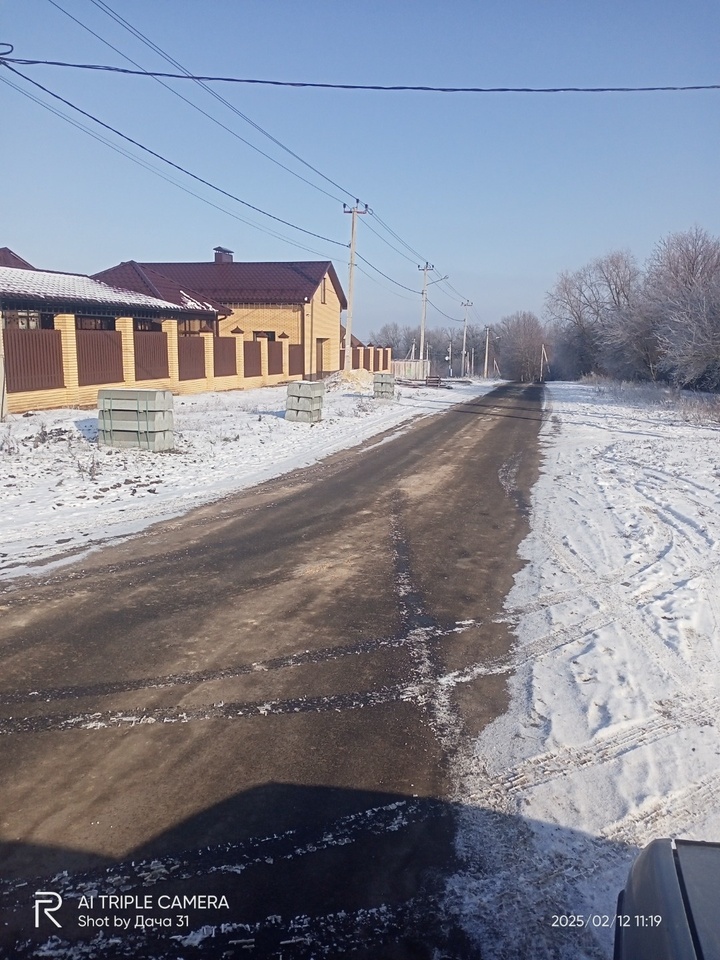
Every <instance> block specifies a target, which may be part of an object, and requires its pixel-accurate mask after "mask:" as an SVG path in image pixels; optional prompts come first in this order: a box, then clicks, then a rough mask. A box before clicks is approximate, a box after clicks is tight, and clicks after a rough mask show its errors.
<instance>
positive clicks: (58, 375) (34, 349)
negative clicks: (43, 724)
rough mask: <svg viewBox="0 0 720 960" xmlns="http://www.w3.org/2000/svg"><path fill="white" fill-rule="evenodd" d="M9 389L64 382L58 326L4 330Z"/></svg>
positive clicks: (47, 386)
mask: <svg viewBox="0 0 720 960" xmlns="http://www.w3.org/2000/svg"><path fill="white" fill-rule="evenodd" d="M3 341H4V344H5V377H6V382H7V391H8V393H21V392H22V391H23V390H56V389H57V388H58V387H64V386H65V378H64V376H63V363H62V335H61V333H60V331H59V330H4V331H3Z"/></svg>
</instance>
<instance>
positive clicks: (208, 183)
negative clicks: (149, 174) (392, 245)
mask: <svg viewBox="0 0 720 960" xmlns="http://www.w3.org/2000/svg"><path fill="white" fill-rule="evenodd" d="M4 66H5V67H6V69H8V70H10V71H11V72H12V73H14V74H16V75H17V76H19V77H22V78H23V80H26V81H27V82H28V83H31V84H32V85H33V86H35V87H37V88H38V89H40V90H42V91H43V93H47V94H49V96H51V97H54V98H55V99H56V100H59V101H60V102H61V103H64V104H65V106H67V107H70V108H71V109H73V110H76V111H77V112H78V113H80V114H82V115H83V116H84V117H87V118H88V119H89V120H92V121H93V122H94V123H97V124H99V125H100V126H101V127H104V128H105V129H106V130H109V131H110V132H111V133H114V134H115V135H116V136H118V137H121V138H122V139H123V140H127V142H128V143H131V144H132V145H133V146H134V147H138V148H139V149H140V150H144V151H145V153H149V154H150V156H153V157H155V158H156V159H157V160H162V162H163V163H167V164H168V166H171V167H173V168H174V169H175V170H179V171H180V172H181V173H184V174H185V175H186V176H188V177H191V178H192V179H193V180H197V181H198V183H202V184H203V185H204V186H206V187H210V189H211V190H215V191H217V192H218V193H220V194H222V195H223V196H225V197H228V198H229V199H230V200H235V202H236V203H241V204H242V205H243V206H245V207H248V208H249V209H250V210H254V211H255V212H256V213H261V214H262V215H263V216H265V217H269V218H270V219H271V220H275V221H276V222H277V223H282V224H283V225H284V226H286V227H291V228H292V229H293V230H298V231H300V233H305V234H307V235H308V236H310V237H315V238H316V239H317V240H323V241H324V242H325V243H332V244H334V245H335V246H338V247H345V246H347V244H345V243H342V242H341V241H340V240H333V239H331V238H330V237H324V236H323V235H322V234H320V233H314V232H313V231H312V230H306V229H305V227H300V226H298V225H297V224H296V223H292V222H291V221H290V220H283V218H282V217H277V216H275V214H273V213H269V212H268V211H267V210H263V209H262V207H257V206H255V204H252V203H250V202H249V201H247V200H243V199H242V198H241V197H238V196H236V195H235V194H233V193H230V192H229V191H228V190H223V188H222V187H218V186H217V185H216V184H214V183H211V181H209V180H205V179H204V177H201V176H199V175H198V174H196V173H192V172H191V171H190V170H187V169H186V168H185V167H182V166H180V164H178V163H175V162H174V161H172V160H169V159H168V158H167V157H165V156H163V155H162V154H161V153H158V152H157V151H155V150H152V149H151V148H150V147H146V146H145V145H144V144H142V143H140V141H138V140H134V139H133V138H132V137H129V136H128V135H127V134H125V133H121V132H120V131H119V130H117V129H116V128H115V127H112V126H110V124H108V123H105V122H104V121H102V120H100V119H99V118H98V117H96V116H94V115H93V114H92V113H88V111H87V110H83V109H82V108H81V107H78V106H77V105H76V104H74V103H72V102H71V101H70V100H66V99H65V97H61V96H60V94H59V93H53V91H52V90H48V88H47V87H44V86H43V85H42V84H41V83H38V82H37V81H36V80H31V79H30V77H26V76H25V74H23V73H20V71H19V70H16V69H15V68H14V67H11V66H10V65H9V64H8V63H5V64H4Z"/></svg>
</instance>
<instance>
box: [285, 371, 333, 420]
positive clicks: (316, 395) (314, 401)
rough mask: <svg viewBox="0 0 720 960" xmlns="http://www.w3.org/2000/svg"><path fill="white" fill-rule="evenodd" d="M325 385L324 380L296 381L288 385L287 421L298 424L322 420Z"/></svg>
mask: <svg viewBox="0 0 720 960" xmlns="http://www.w3.org/2000/svg"><path fill="white" fill-rule="evenodd" d="M324 393H325V384H324V383H323V382H322V380H315V381H310V380H295V381H294V382H292V383H289V384H288V388H287V404H286V407H285V419H286V420H291V421H294V422H296V423H298V422H299V423H317V422H318V421H319V420H322V405H323V395H324Z"/></svg>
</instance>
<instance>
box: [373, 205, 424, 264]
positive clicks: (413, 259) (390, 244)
mask: <svg viewBox="0 0 720 960" xmlns="http://www.w3.org/2000/svg"><path fill="white" fill-rule="evenodd" d="M368 213H371V211H370V210H368ZM361 223H362V224H363V227H365V228H366V229H367V230H369V231H370V233H374V234H375V236H376V237H378V238H379V239H380V240H382V242H383V243H386V244H387V245H388V246H389V247H390V249H391V250H394V251H395V253H399V254H400V256H401V257H404V258H405V259H406V260H409V261H410V263H415V257H409V256H408V255H407V254H406V253H403V251H402V250H400V249H399V247H396V246H395V245H394V244H392V243H390V241H389V240H388V239H387V238H386V237H384V236H383V235H382V234H381V233H378V231H377V230H375V228H374V227H371V226H370V224H369V223H368V222H367V221H366V220H362V221H361Z"/></svg>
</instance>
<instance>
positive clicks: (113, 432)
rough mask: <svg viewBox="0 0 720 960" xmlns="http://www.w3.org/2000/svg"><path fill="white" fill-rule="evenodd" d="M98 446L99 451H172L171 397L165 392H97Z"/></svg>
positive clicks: (173, 441) (173, 439) (173, 444)
mask: <svg viewBox="0 0 720 960" xmlns="http://www.w3.org/2000/svg"><path fill="white" fill-rule="evenodd" d="M98 443H99V444H100V446H103V447H132V448H135V449H138V450H152V451H153V452H158V451H161V450H172V449H173V448H174V446H175V438H174V435H173V395H172V393H171V392H170V391H169V390H100V391H99V392H98Z"/></svg>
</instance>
